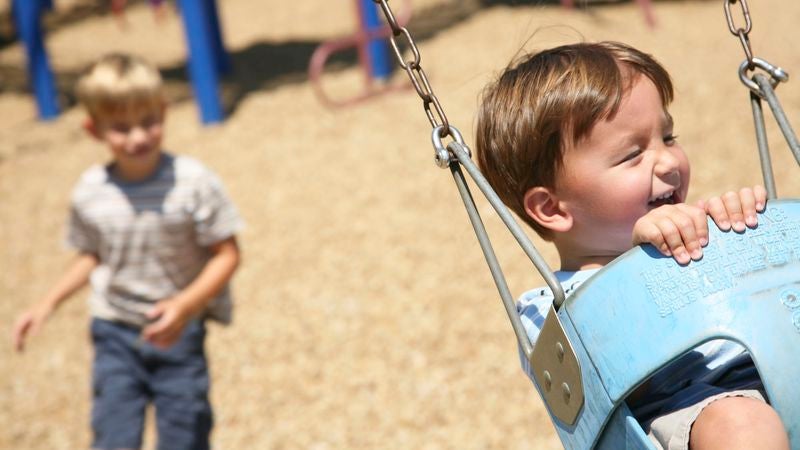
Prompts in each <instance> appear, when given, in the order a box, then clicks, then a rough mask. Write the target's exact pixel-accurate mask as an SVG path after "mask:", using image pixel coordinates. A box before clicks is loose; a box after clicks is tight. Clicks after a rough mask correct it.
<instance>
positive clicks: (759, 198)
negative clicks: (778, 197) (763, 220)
mask: <svg viewBox="0 0 800 450" xmlns="http://www.w3.org/2000/svg"><path fill="white" fill-rule="evenodd" d="M753 195H755V197H756V210H757V211H758V212H761V211H764V208H765V207H766V206H767V190H766V189H764V186H761V185H760V184H757V185H755V186H753Z"/></svg>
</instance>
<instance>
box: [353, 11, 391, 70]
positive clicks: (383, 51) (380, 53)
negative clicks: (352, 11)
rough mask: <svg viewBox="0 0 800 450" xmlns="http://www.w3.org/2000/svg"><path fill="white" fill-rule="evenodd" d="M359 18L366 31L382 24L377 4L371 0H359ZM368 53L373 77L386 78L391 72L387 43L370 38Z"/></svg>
mask: <svg viewBox="0 0 800 450" xmlns="http://www.w3.org/2000/svg"><path fill="white" fill-rule="evenodd" d="M359 6H360V9H361V20H362V21H363V23H362V26H363V27H364V29H365V30H366V31H368V32H369V31H373V30H376V29H378V28H380V27H382V26H383V23H382V22H381V20H380V18H379V17H378V6H377V5H376V4H375V2H374V1H373V0H361V5H359ZM367 54H368V55H369V60H370V62H369V64H370V73H371V75H372V77H373V78H378V79H383V80H385V79H387V78H389V76H390V75H391V74H392V64H391V59H390V55H389V44H388V43H387V42H386V40H385V39H370V41H369V43H368V44H367Z"/></svg>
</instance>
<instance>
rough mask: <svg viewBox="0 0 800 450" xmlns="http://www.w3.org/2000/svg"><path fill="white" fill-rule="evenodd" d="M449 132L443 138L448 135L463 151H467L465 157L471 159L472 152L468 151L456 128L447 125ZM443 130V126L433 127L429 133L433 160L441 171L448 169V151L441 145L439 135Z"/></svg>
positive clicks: (449, 158) (449, 159)
mask: <svg viewBox="0 0 800 450" xmlns="http://www.w3.org/2000/svg"><path fill="white" fill-rule="evenodd" d="M449 129H450V132H449V133H447V134H446V135H445V136H447V135H450V136H451V137H452V138H453V140H455V141H456V142H458V143H459V144H460V145H461V146H462V147H464V149H465V150H466V151H467V155H469V156H470V157H472V151H470V149H469V147H467V144H465V143H464V138H463V137H462V136H461V132H460V131H458V128H456V127H454V126H453V125H449ZM442 130H444V125H439V126H438V127H435V128H434V129H433V131H431V141H432V142H433V150H434V160H435V161H436V165H437V166H439V167H441V168H442V169H446V168H448V167H450V161H451V156H450V151H449V150H447V147H445V145H444V144H443V143H442V137H443V136H441V135H440V134H441V132H442Z"/></svg>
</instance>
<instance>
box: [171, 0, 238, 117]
mask: <svg viewBox="0 0 800 450" xmlns="http://www.w3.org/2000/svg"><path fill="white" fill-rule="evenodd" d="M214 1H215V0H179V2H178V3H179V4H180V9H181V16H182V17H183V27H184V30H185V33H186V42H187V47H188V53H189V55H188V58H187V59H188V66H189V76H190V77H191V79H192V88H193V90H194V96H195V98H196V99H197V103H198V105H199V106H200V117H201V120H202V121H203V123H204V124H211V123H218V122H222V121H223V120H224V119H225V114H224V113H223V111H222V103H221V101H220V96H219V76H218V74H219V72H220V68H225V67H226V65H229V61H228V59H227V55H225V56H224V57H223V56H222V55H223V54H224V46H223V44H222V33H221V31H220V29H219V20H218V18H217V15H216V11H217V10H216V5H215V4H214ZM228 67H229V66H228Z"/></svg>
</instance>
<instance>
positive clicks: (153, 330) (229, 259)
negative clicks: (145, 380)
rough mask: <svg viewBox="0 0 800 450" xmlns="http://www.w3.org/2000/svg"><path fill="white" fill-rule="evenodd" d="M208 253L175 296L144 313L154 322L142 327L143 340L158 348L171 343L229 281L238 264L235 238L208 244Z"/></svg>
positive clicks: (237, 248) (237, 247) (237, 249)
mask: <svg viewBox="0 0 800 450" xmlns="http://www.w3.org/2000/svg"><path fill="white" fill-rule="evenodd" d="M211 252H212V253H213V256H212V257H211V259H209V260H208V262H207V263H206V265H205V267H203V270H202V271H201V272H200V274H199V275H198V276H197V278H195V279H194V281H192V282H191V283H190V284H189V285H188V286H186V288H185V289H183V290H182V291H181V292H179V293H178V294H177V295H175V296H174V297H172V298H168V299H164V300H162V301H160V302H158V303H156V305H155V306H154V307H153V309H151V310H150V311H149V312H148V313H147V316H148V318H150V319H152V320H154V322H153V323H151V324H150V325H148V326H146V327H145V328H144V329H143V330H142V339H144V340H145V341H148V342H150V343H151V344H153V345H155V346H157V347H161V348H167V347H169V346H171V345H172V344H174V343H175V342H176V341H177V340H178V338H180V335H181V332H183V328H184V327H185V326H186V323H187V322H188V321H189V319H191V318H192V317H195V316H198V315H200V314H201V313H202V312H203V311H204V310H205V308H206V306H207V305H208V302H209V301H210V300H211V299H212V298H214V296H215V295H216V294H217V292H219V291H220V289H222V288H223V286H225V284H226V283H228V281H229V280H230V278H231V276H233V272H234V271H235V270H236V267H237V266H238V265H239V246H238V245H237V243H236V238H235V237H230V238H228V239H225V240H222V241H220V242H217V243H216V244H214V245H212V246H211Z"/></svg>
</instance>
